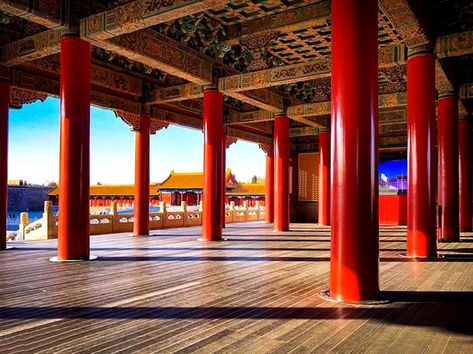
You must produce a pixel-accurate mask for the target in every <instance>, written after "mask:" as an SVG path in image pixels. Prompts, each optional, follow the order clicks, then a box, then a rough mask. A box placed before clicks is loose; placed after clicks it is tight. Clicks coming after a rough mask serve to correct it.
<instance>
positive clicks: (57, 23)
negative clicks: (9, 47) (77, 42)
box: [0, 0, 66, 28]
mask: <svg viewBox="0 0 473 354" xmlns="http://www.w3.org/2000/svg"><path fill="white" fill-rule="evenodd" d="M0 11H3V12H6V13H8V14H10V15H13V16H17V17H20V18H23V19H25V20H28V21H31V22H34V23H37V24H39V25H42V26H45V27H47V28H61V27H64V26H65V24H66V21H65V19H66V6H65V1H57V2H56V4H55V5H54V7H53V8H52V4H51V2H49V1H31V0H30V1H14V0H0Z"/></svg>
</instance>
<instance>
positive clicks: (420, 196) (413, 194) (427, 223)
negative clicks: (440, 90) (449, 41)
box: [407, 50, 437, 258]
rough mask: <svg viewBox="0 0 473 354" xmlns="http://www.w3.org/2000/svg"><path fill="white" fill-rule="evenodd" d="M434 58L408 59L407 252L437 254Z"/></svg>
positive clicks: (422, 54)
mask: <svg viewBox="0 0 473 354" xmlns="http://www.w3.org/2000/svg"><path fill="white" fill-rule="evenodd" d="M434 126H435V58H434V55H433V54H432V53H431V52H430V51H424V50H418V51H411V52H410V53H409V59H408V61H407V146H408V172H407V175H408V182H409V183H408V186H407V256H409V257H421V258H425V257H435V256H436V254H437V242H436V235H435V233H436V226H435V225H436V220H435V189H436V185H435V183H436V171H437V169H436V166H437V165H436V158H435V136H434Z"/></svg>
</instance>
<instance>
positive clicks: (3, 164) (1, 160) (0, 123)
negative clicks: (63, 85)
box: [0, 80, 10, 250]
mask: <svg viewBox="0 0 473 354" xmlns="http://www.w3.org/2000/svg"><path fill="white" fill-rule="evenodd" d="M9 106H10V83H9V82H8V81H6V80H0V250H4V249H6V248H7V238H6V234H7V204H8V200H7V194H8V108H9Z"/></svg>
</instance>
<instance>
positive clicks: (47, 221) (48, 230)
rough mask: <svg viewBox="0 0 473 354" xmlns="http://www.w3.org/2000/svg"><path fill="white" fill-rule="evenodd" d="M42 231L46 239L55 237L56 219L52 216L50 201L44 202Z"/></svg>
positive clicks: (51, 203)
mask: <svg viewBox="0 0 473 354" xmlns="http://www.w3.org/2000/svg"><path fill="white" fill-rule="evenodd" d="M42 230H43V235H44V236H45V238H46V239H50V238H56V237H57V226H56V219H55V217H54V214H53V202H51V201H45V202H44V210H43V225H42Z"/></svg>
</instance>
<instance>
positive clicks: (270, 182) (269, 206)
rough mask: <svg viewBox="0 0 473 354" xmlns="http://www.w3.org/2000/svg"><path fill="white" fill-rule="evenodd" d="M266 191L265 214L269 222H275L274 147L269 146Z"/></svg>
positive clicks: (265, 219) (266, 220)
mask: <svg viewBox="0 0 473 354" xmlns="http://www.w3.org/2000/svg"><path fill="white" fill-rule="evenodd" d="M265 183H266V192H265V196H264V205H265V214H264V221H265V222H266V223H267V224H270V223H272V222H274V147H273V146H269V148H268V149H267V155H266V182H265Z"/></svg>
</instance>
